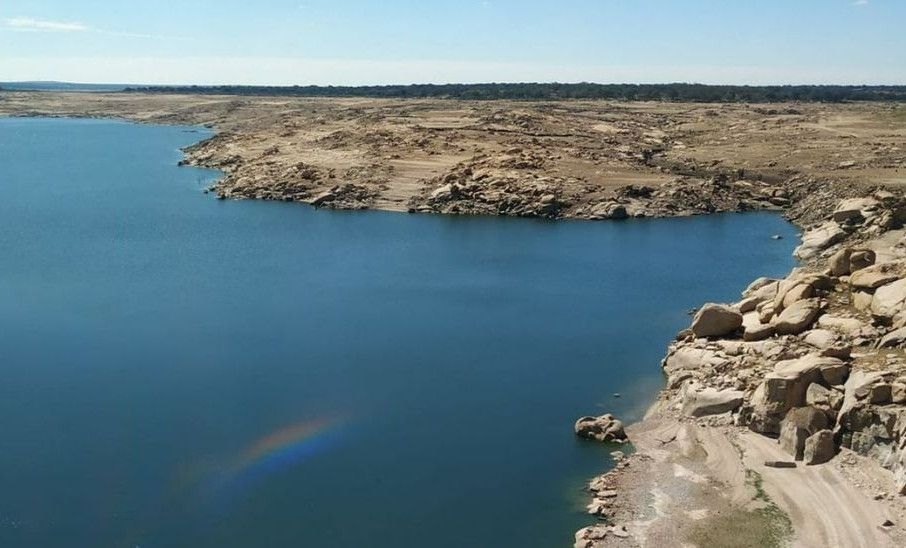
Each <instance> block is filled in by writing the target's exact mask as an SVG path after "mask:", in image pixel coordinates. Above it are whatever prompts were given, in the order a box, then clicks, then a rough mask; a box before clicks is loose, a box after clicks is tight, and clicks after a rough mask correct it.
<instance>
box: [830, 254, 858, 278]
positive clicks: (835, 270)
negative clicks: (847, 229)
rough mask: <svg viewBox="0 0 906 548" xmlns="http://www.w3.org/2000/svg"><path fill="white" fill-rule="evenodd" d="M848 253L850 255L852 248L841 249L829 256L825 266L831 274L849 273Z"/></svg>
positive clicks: (845, 274)
mask: <svg viewBox="0 0 906 548" xmlns="http://www.w3.org/2000/svg"><path fill="white" fill-rule="evenodd" d="M850 255H852V250H850V249H841V250H840V251H838V252H836V253H834V254H833V255H831V256H830V259H828V260H827V266H828V268H829V269H830V272H831V274H832V275H834V276H837V277H839V276H848V275H849V274H850V272H851V271H850V263H849V258H850Z"/></svg>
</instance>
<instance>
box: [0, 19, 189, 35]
mask: <svg viewBox="0 0 906 548" xmlns="http://www.w3.org/2000/svg"><path fill="white" fill-rule="evenodd" d="M0 28H3V29H6V30H11V31H15V32H84V33H91V34H102V35H104V36H117V37H120V38H145V39H149V40H186V39H187V38H185V37H182V36H167V35H160V34H146V33H143V32H128V31H120V30H107V29H96V28H94V27H91V26H88V25H86V24H84V23H78V22H72V21H49V20H46V19H36V18H33V17H11V18H8V19H4V20H3V24H2V27H0Z"/></svg>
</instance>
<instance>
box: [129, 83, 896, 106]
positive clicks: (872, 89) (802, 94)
mask: <svg viewBox="0 0 906 548" xmlns="http://www.w3.org/2000/svg"><path fill="white" fill-rule="evenodd" d="M125 91H127V92H136V91H141V92H157V93H198V94H231V95H292V96H301V97H387V98H391V97H393V98H451V99H474V100H488V99H516V100H518V99H524V100H529V99H531V100H556V99H614V100H621V101H670V102H692V103H741V102H745V103H780V102H788V101H804V102H822V103H841V102H845V101H906V86H833V85H822V86H712V85H705V84H680V83H675V84H592V83H580V84H558V83H551V84H539V83H519V84H497V83H491V84H443V85H433V84H414V85H397V86H149V87H134V88H126V90H125Z"/></svg>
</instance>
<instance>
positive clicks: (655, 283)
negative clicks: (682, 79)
mask: <svg viewBox="0 0 906 548" xmlns="http://www.w3.org/2000/svg"><path fill="white" fill-rule="evenodd" d="M207 135H208V133H207V131H206V130H200V129H198V128H185V127H154V126H140V125H133V124H127V123H121V122H113V121H98V120H53V119H0V257H2V262H0V432H2V436H0V546H4V547H11V546H12V547H17V546H66V547H73V546H86V547H106V546H110V547H135V546H141V547H143V548H153V547H162V546H168V547H169V546H193V547H248V546H269V547H283V546H286V547H290V546H292V547H297V546H306V547H320V546H325V547H352V546H356V547H361V546H378V547H409V546H424V545H431V546H439V547H463V546H520V547H522V546H525V547H549V546H566V545H570V544H571V542H572V534H573V531H574V530H575V529H577V528H579V527H581V526H582V525H583V524H585V523H587V521H588V520H587V519H586V517H585V516H583V515H582V513H581V506H582V504H584V502H586V501H585V496H584V494H583V493H582V491H581V488H582V485H583V481H584V480H585V479H586V478H587V477H589V476H591V475H592V474H594V473H596V472H599V471H601V470H603V469H604V468H606V467H607V466H609V462H608V457H607V455H608V453H609V452H610V451H612V450H613V449H614V448H613V447H602V446H598V445H594V444H591V443H582V442H580V441H577V440H576V439H574V437H573V434H572V424H573V421H574V420H575V419H576V418H577V417H578V416H580V415H582V414H587V413H596V412H605V411H613V412H616V413H618V414H620V415H622V416H623V417H625V418H627V419H632V418H634V417H638V415H639V413H640V412H641V411H642V410H643V409H644V407H645V406H646V405H647V404H648V402H649V401H650V400H651V398H652V396H653V394H654V393H655V392H656V390H657V389H658V388H659V386H660V383H661V382H662V377H661V374H660V370H659V365H658V362H659V359H660V357H661V356H662V354H663V352H664V348H665V344H666V343H667V341H668V340H669V339H670V338H671V336H672V335H673V334H674V333H675V332H676V331H677V330H679V329H680V328H682V327H684V326H685V325H686V324H687V323H688V317H687V316H686V311H687V310H688V309H689V308H690V307H692V306H695V305H697V304H699V303H700V302H701V301H703V300H729V299H733V298H734V297H736V295H737V294H738V292H739V291H740V289H741V288H742V287H744V285H745V284H746V282H748V281H749V280H750V279H751V278H753V277H755V276H759V275H780V274H784V273H786V272H787V271H788V270H789V269H790V268H791V267H792V266H793V262H792V258H791V256H790V252H791V249H792V246H793V245H794V242H795V239H796V237H795V232H794V230H793V228H792V227H791V226H790V225H788V224H786V223H785V222H784V221H783V220H782V219H781V218H780V217H778V216H775V215H770V214H747V215H721V216H714V217H709V218H696V219H675V220H663V221H633V222H626V223H591V222H557V223H550V222H542V221H533V220H519V219H499V218H444V217H437V216H411V215H405V214H394V213H382V212H355V213H349V212H330V211H317V210H313V209H311V208H309V207H306V206H301V205H296V204H284V203H266V202H253V201H246V202H221V201H217V200H215V199H213V198H212V197H211V196H210V195H205V194H203V193H202V192H201V191H202V189H203V188H204V187H206V186H208V185H209V184H210V183H211V181H212V180H213V179H214V178H215V177H216V176H217V174H216V173H215V172H213V171H209V170H202V169H196V168H178V167H177V166H176V163H177V161H178V160H179V158H180V152H179V147H181V146H185V145H188V144H190V143H192V142H195V141H197V140H199V139H201V138H203V137H205V136H207ZM772 234H783V235H784V236H785V237H786V238H785V239H784V240H782V241H774V240H772V239H771V238H770V236H771V235H772ZM617 392H618V393H621V394H622V397H621V398H618V399H617V398H614V397H613V394H614V393H617Z"/></svg>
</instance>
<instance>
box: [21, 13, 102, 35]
mask: <svg viewBox="0 0 906 548" xmlns="http://www.w3.org/2000/svg"><path fill="white" fill-rule="evenodd" d="M3 25H4V26H5V27H6V28H8V29H10V30H17V31H22V32H86V31H89V30H91V29H90V28H89V27H88V26H87V25H84V24H82V23H76V22H71V21H48V20H46V19H34V18H31V17H11V18H9V19H4V20H3Z"/></svg>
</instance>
